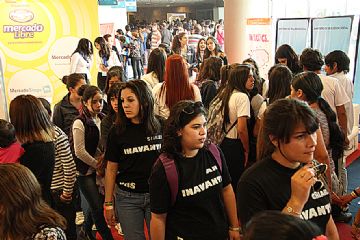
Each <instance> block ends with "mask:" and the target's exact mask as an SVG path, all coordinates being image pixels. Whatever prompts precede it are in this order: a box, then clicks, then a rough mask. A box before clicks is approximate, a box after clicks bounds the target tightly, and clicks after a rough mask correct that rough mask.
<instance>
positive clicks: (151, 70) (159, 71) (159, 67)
mask: <svg viewBox="0 0 360 240" xmlns="http://www.w3.org/2000/svg"><path fill="white" fill-rule="evenodd" d="M165 61H166V53H165V51H164V50H162V49H160V48H155V49H154V50H152V51H151V53H150V56H149V60H148V65H147V70H146V71H147V72H146V74H145V75H143V76H141V80H144V81H145V82H146V84H147V85H148V87H149V88H150V89H153V88H154V87H155V85H156V84H158V83H161V82H163V81H164V73H165Z"/></svg>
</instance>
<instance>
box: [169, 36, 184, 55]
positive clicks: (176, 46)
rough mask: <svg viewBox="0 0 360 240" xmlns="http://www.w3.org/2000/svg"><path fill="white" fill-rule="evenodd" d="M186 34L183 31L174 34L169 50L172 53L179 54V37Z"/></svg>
mask: <svg viewBox="0 0 360 240" xmlns="http://www.w3.org/2000/svg"><path fill="white" fill-rule="evenodd" d="M185 35H186V33H185V32H181V33H179V34H177V35H175V36H174V38H173V41H172V47H171V50H172V51H173V53H175V54H181V43H180V41H181V39H182V38H183V37H184V36H185Z"/></svg>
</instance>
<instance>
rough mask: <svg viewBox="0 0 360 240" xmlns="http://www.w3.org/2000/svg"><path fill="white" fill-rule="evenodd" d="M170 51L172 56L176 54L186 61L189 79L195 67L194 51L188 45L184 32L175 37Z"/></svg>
mask: <svg viewBox="0 0 360 240" xmlns="http://www.w3.org/2000/svg"><path fill="white" fill-rule="evenodd" d="M171 51H172V53H173V54H178V55H180V56H182V57H183V58H184V59H185V60H186V63H187V65H186V66H187V68H188V73H189V77H191V76H192V70H193V68H194V66H195V65H196V58H195V49H194V48H193V47H191V46H189V45H188V36H187V34H186V33H185V32H181V33H179V34H177V35H175V37H174V39H173V41H172V47H171Z"/></svg>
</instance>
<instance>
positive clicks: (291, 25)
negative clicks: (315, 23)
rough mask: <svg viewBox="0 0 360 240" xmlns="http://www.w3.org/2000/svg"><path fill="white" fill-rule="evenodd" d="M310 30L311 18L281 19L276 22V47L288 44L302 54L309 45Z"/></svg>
mask: <svg viewBox="0 0 360 240" xmlns="http://www.w3.org/2000/svg"><path fill="white" fill-rule="evenodd" d="M308 30H309V18H293V19H291V18H288V19H279V20H278V21H277V23H276V49H277V48H278V47H279V46H281V45H283V44H288V45H290V46H291V47H292V48H293V49H294V50H295V52H296V53H297V54H298V55H300V54H301V52H302V50H303V49H304V48H306V47H307V46H306V42H307V38H308Z"/></svg>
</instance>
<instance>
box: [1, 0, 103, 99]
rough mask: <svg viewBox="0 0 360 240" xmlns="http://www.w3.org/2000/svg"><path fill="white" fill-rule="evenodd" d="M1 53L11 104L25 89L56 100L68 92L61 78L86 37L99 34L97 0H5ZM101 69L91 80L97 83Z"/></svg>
mask: <svg viewBox="0 0 360 240" xmlns="http://www.w3.org/2000/svg"><path fill="white" fill-rule="evenodd" d="M0 23H1V25H2V26H1V29H2V33H1V42H0V58H1V62H2V67H3V70H4V77H5V90H6V96H7V98H8V100H9V101H8V103H9V102H10V101H11V99H13V98H15V97H16V96H18V95H20V94H32V95H35V96H37V97H44V98H46V99H48V100H49V101H50V102H51V103H52V104H54V103H56V102H58V101H59V100H60V99H61V98H62V97H63V96H64V95H65V94H66V93H67V90H66V87H65V85H64V84H63V83H62V82H61V80H60V79H61V78H62V77H63V76H64V75H68V74H69V72H70V57H71V54H72V53H73V52H74V50H75V49H76V46H77V44H78V41H79V39H80V38H88V39H89V40H90V41H91V42H93V40H94V39H95V38H96V37H98V36H99V34H100V32H99V20H98V2H97V0H76V1H74V0H51V1H49V0H41V1H40V0H5V1H0ZM96 74H97V70H96V69H95V67H94V66H93V67H92V70H91V75H92V77H91V79H92V81H93V82H92V83H93V84H96Z"/></svg>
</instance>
